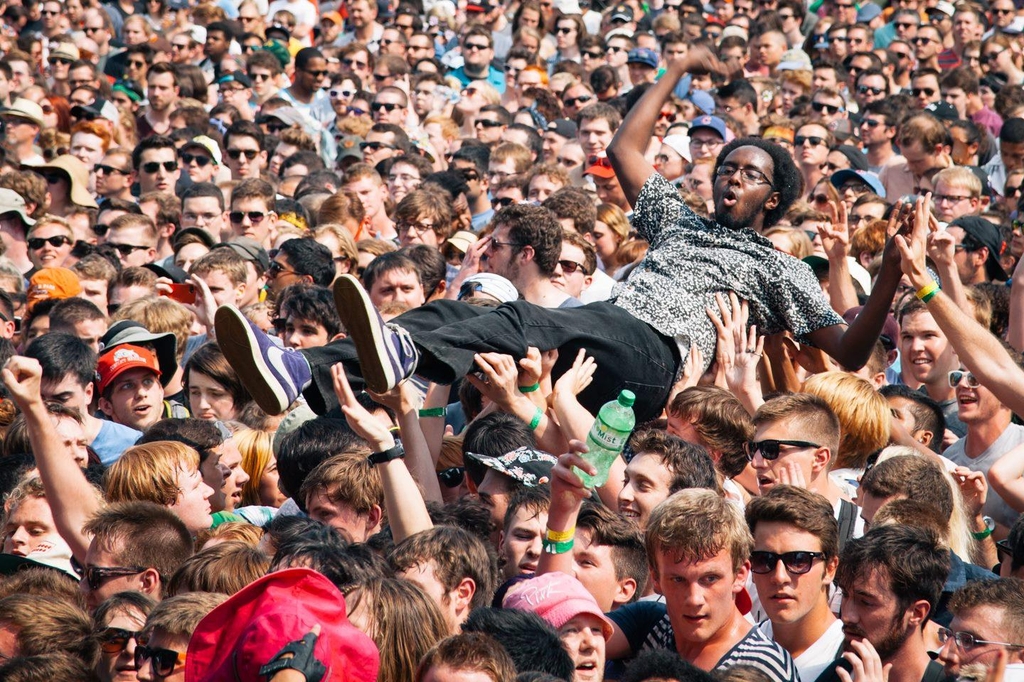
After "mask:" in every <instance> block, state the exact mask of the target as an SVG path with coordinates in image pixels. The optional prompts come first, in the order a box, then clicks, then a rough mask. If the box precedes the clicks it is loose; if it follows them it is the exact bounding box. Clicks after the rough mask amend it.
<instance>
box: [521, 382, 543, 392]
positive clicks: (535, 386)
mask: <svg viewBox="0 0 1024 682" xmlns="http://www.w3.org/2000/svg"><path fill="white" fill-rule="evenodd" d="M538 389H540V384H539V383H537V384H533V385H532V386H520V387H519V392H520V393H533V392H534V391H536V390H538Z"/></svg>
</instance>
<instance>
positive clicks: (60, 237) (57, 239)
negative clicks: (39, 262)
mask: <svg viewBox="0 0 1024 682" xmlns="http://www.w3.org/2000/svg"><path fill="white" fill-rule="evenodd" d="M27 243H28V248H30V249H32V250H33V251H38V250H39V249H41V248H43V247H44V246H46V245H47V244H49V245H50V246H52V247H53V248H55V249H59V248H60V247H62V246H65V245H67V244H70V243H71V239H70V238H69V237H68V236H67V235H66V234H55V235H53V236H52V237H32V238H31V239H29V240H27Z"/></svg>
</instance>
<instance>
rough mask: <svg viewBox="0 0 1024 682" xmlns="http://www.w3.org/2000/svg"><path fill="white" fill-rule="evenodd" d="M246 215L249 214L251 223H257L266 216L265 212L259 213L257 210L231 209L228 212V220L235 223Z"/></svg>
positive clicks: (239, 221)
mask: <svg viewBox="0 0 1024 682" xmlns="http://www.w3.org/2000/svg"><path fill="white" fill-rule="evenodd" d="M246 216H249V222H251V223H252V224H253V225H258V224H260V223H261V222H263V219H264V218H266V217H267V214H266V213H260V212H259V211H232V212H231V213H228V220H230V221H231V222H233V223H235V224H236V225H237V224H238V223H241V222H242V221H243V220H245V217H246Z"/></svg>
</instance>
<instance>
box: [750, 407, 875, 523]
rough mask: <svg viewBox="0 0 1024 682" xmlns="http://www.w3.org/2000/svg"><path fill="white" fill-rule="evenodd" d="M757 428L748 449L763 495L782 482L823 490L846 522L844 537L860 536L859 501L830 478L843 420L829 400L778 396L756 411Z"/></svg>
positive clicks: (755, 421) (834, 510) (817, 491)
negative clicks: (840, 421)
mask: <svg viewBox="0 0 1024 682" xmlns="http://www.w3.org/2000/svg"><path fill="white" fill-rule="evenodd" d="M754 429H755V431H754V439H753V440H752V441H750V442H749V443H747V444H746V446H745V449H746V453H747V459H749V460H750V463H751V466H752V467H753V468H754V471H755V472H756V474H757V488H758V490H759V491H760V492H761V494H762V495H764V494H766V493H768V492H769V491H770V490H772V489H774V488H775V487H776V486H779V485H796V486H799V487H802V488H806V489H807V490H810V491H811V492H814V493H818V494H819V495H821V496H822V497H824V498H825V499H827V500H828V502H829V504H830V505H832V511H833V515H834V516H835V517H836V519H838V520H839V521H840V522H841V525H842V531H843V535H842V539H843V541H845V540H847V539H848V538H849V537H853V536H854V535H859V534H860V532H859V531H860V528H859V527H857V519H858V518H859V515H858V513H857V507H856V505H854V504H853V503H852V502H851V501H850V500H848V499H847V498H846V496H845V495H844V493H843V491H842V490H841V489H840V488H839V486H837V485H836V484H835V483H834V482H833V481H832V479H831V478H830V477H829V470H830V469H831V465H832V464H834V463H835V459H836V457H837V455H838V452H839V419H838V418H837V417H836V415H835V413H834V412H833V411H832V409H831V408H830V407H829V406H828V404H827V403H826V402H825V401H824V400H822V399H821V398H819V397H817V396H814V395H811V394H809V393H791V394H788V395H783V396H779V397H777V398H773V399H771V400H769V401H768V402H766V403H764V404H763V405H761V407H759V408H758V410H757V412H756V413H755V414H754Z"/></svg>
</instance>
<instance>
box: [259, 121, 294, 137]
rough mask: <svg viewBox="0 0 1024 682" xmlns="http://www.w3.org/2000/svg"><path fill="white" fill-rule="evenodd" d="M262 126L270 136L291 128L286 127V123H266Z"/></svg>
mask: <svg viewBox="0 0 1024 682" xmlns="http://www.w3.org/2000/svg"><path fill="white" fill-rule="evenodd" d="M264 125H266V126H267V132H268V133H270V134H271V135H277V134H278V133H280V132H281V131H282V130H287V129H288V128H291V126H290V125H288V124H287V123H266V124H264Z"/></svg>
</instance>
